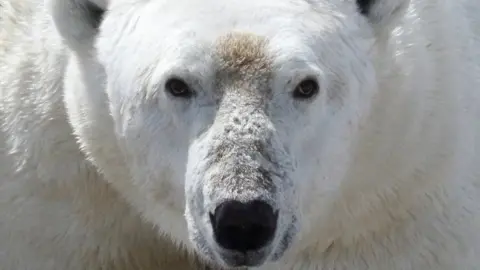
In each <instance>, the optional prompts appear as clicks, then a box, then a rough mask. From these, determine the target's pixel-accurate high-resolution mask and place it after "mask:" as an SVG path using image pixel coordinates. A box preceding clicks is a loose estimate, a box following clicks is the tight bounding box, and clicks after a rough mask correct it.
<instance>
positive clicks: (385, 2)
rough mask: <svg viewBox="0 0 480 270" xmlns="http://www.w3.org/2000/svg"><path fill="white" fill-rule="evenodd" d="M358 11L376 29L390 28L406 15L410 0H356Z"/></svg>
mask: <svg viewBox="0 0 480 270" xmlns="http://www.w3.org/2000/svg"><path fill="white" fill-rule="evenodd" d="M355 1H356V4H357V7H358V11H359V12H360V13H361V14H362V15H364V16H365V17H367V19H368V21H369V22H370V23H371V24H372V25H373V26H374V27H375V28H376V29H385V28H390V27H392V26H394V25H395V23H396V22H397V20H398V19H399V18H400V17H401V16H402V15H404V13H405V10H406V9H407V7H408V5H409V4H410V0H355Z"/></svg>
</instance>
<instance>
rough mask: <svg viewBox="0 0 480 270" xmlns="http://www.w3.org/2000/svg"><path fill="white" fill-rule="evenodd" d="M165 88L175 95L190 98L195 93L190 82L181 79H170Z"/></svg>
mask: <svg viewBox="0 0 480 270" xmlns="http://www.w3.org/2000/svg"><path fill="white" fill-rule="evenodd" d="M165 88H166V90H167V91H168V93H170V95H172V96H174V97H181V98H190V97H192V96H193V94H194V92H193V91H192V89H190V87H189V86H188V84H187V83H186V82H184V81H183V80H181V79H176V78H173V79H169V80H168V81H167V82H166V83H165Z"/></svg>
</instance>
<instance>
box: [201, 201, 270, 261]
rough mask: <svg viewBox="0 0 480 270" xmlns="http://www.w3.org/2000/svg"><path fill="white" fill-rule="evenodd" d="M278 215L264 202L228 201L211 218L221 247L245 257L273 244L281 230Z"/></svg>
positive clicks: (216, 238)
mask: <svg viewBox="0 0 480 270" xmlns="http://www.w3.org/2000/svg"><path fill="white" fill-rule="evenodd" d="M277 218H278V211H277V212H274V211H273V208H272V207H271V206H270V205H269V204H267V203H265V202H262V201H258V200H257V201H251V202H248V203H242V202H239V201H233V200H231V201H226V202H224V203H222V204H220V205H219V206H218V207H217V208H216V209H215V213H214V214H210V222H211V223H212V227H213V233H214V236H215V240H216V241H217V243H218V244H219V245H220V246H221V247H223V248H225V249H230V250H235V251H239V252H243V253H245V252H246V251H249V250H257V249H260V248H262V247H264V246H266V245H267V244H269V243H270V241H272V239H273V236H274V234H275V229H276V228H277Z"/></svg>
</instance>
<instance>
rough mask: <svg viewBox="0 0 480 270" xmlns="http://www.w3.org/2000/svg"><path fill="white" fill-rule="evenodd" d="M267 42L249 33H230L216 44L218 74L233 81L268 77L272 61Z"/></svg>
mask: <svg viewBox="0 0 480 270" xmlns="http://www.w3.org/2000/svg"><path fill="white" fill-rule="evenodd" d="M266 45H267V40H266V39H265V38H262V37H259V36H256V35H253V34H249V33H229V34H227V35H225V36H222V37H220V38H219V39H218V40H217V43H216V50H215V53H216V56H217V61H218V65H219V70H218V72H219V73H221V74H224V75H227V76H229V77H233V78H232V79H241V80H251V79H254V78H256V79H260V78H262V77H263V78H264V77H266V76H268V74H269V73H270V71H271V59H270V58H269V57H268V55H267V53H266Z"/></svg>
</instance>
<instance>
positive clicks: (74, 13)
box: [45, 0, 109, 52]
mask: <svg viewBox="0 0 480 270" xmlns="http://www.w3.org/2000/svg"><path fill="white" fill-rule="evenodd" d="M45 1H46V3H47V7H48V9H49V12H50V14H51V16H52V19H53V21H54V23H55V27H56V28H57V31H58V32H59V33H60V35H61V36H62V37H63V39H64V40H65V42H66V43H67V45H68V46H69V47H70V48H71V49H73V50H74V51H77V52H88V51H90V50H91V48H92V47H93V43H94V39H95V37H96V35H97V33H98V28H99V26H100V23H101V22H102V19H103V15H104V13H105V11H106V9H107V6H108V2H109V0H45Z"/></svg>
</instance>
